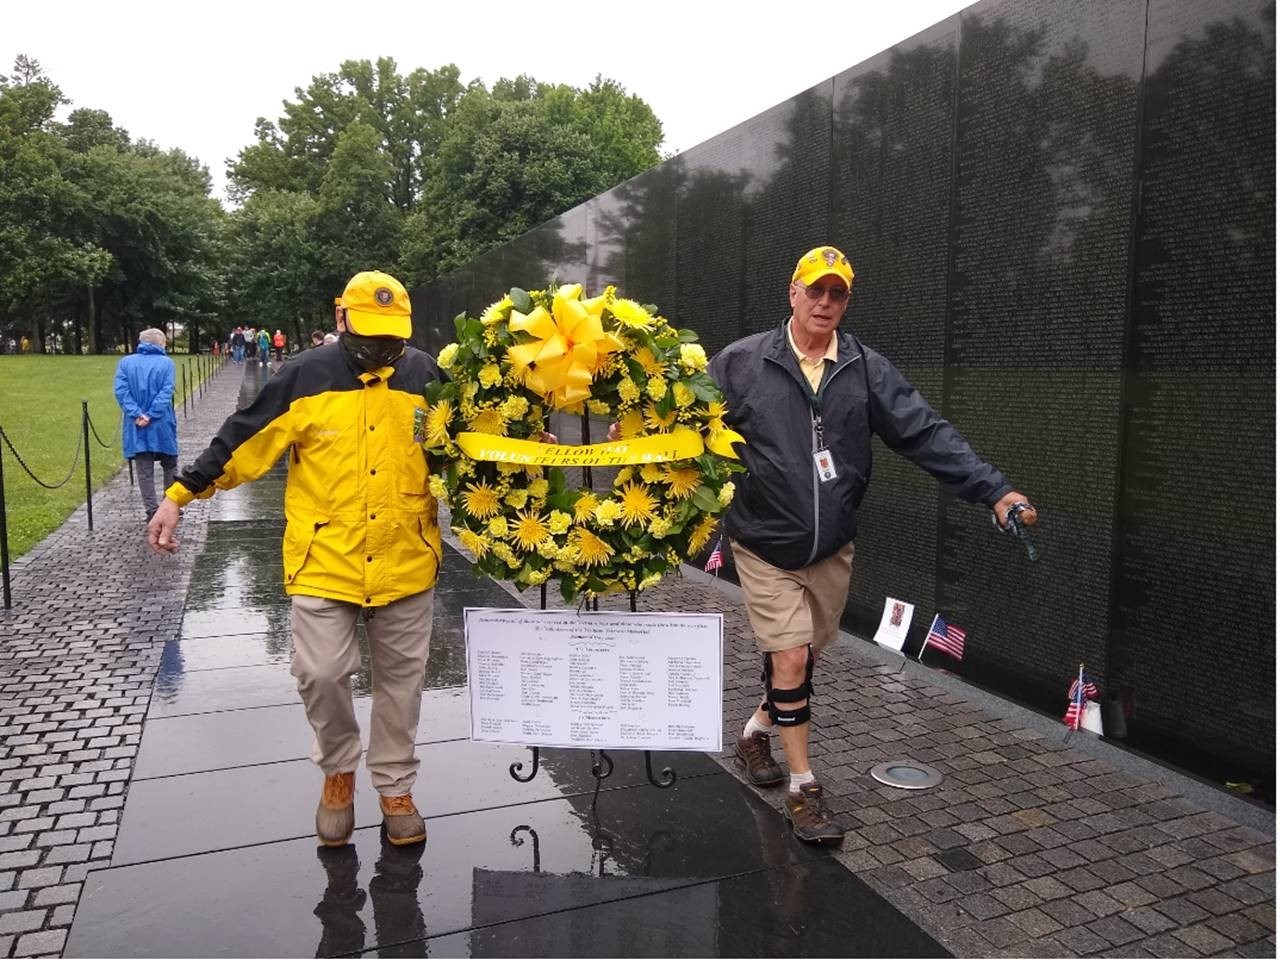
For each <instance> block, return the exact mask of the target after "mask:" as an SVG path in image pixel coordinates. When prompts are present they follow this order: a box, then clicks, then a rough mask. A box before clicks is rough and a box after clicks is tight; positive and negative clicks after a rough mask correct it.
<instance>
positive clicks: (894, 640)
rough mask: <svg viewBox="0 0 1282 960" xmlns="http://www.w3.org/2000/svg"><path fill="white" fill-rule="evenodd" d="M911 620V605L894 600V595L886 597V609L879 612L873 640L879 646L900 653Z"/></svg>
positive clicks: (906, 637)
mask: <svg viewBox="0 0 1282 960" xmlns="http://www.w3.org/2000/svg"><path fill="white" fill-rule="evenodd" d="M912 622H913V605H912V604H911V603H904V601H902V600H896V599H895V598H894V597H887V598H886V609H885V610H883V611H882V612H881V626H879V627H878V628H877V635H876V636H875V637H873V640H875V641H876V642H877V644H878V645H879V646H882V647H886V648H887V649H889V650H897V651H899V652H901V653H902V652H903V649H904V641H905V640H907V639H908V628H909V627H910V626H912Z"/></svg>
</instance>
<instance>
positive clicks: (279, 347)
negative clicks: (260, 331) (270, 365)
mask: <svg viewBox="0 0 1282 960" xmlns="http://www.w3.org/2000/svg"><path fill="white" fill-rule="evenodd" d="M272 347H273V348H274V349H275V350H276V362H277V363H280V362H281V361H282V360H284V359H285V334H283V333H281V332H280V330H277V331H276V333H275V335H274V336H273V337H272Z"/></svg>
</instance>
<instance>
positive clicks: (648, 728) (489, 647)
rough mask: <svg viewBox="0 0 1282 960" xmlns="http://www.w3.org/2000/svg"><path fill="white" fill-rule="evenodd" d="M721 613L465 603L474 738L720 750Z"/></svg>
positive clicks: (531, 743) (563, 744)
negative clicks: (513, 608) (527, 607)
mask: <svg viewBox="0 0 1282 960" xmlns="http://www.w3.org/2000/svg"><path fill="white" fill-rule="evenodd" d="M721 632H722V621H721V614H719V613H625V612H619V611H606V610H602V611H582V612H580V611H577V610H529V609H517V610H506V609H494V608H490V607H468V608H466V609H465V610H464V611H463V635H464V639H465V640H466V642H467V676H468V691H469V694H470V700H471V707H472V739H473V740H480V741H485V742H490V743H513V744H521V745H523V746H531V747H579V748H584V749H589V748H613V749H618V750H702V751H705V752H713V751H720V750H721V733H722V731H721V664H722V655H721Z"/></svg>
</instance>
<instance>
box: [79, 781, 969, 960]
mask: <svg viewBox="0 0 1282 960" xmlns="http://www.w3.org/2000/svg"><path fill="white" fill-rule="evenodd" d="M778 821H779V817H778V814H777V813H775V812H774V811H773V810H770V809H767V808H765V806H764V805H763V804H761V802H760V801H759V800H758V799H757V798H756V797H755V796H754V795H753V794H752V793H751V791H749V790H747V789H746V788H744V787H743V786H741V785H740V784H739V783H738V782H737V781H735V780H733V779H732V778H730V777H729V776H726V775H724V774H718V775H715V776H706V777H697V778H693V779H690V780H682V781H680V782H679V783H678V785H677V786H676V787H674V788H673V789H672V790H670V791H658V790H655V789H654V788H652V787H648V786H644V785H636V786H633V787H630V788H626V789H620V790H614V791H611V792H608V793H603V794H602V795H601V797H600V799H599V801H598V803H597V807H596V810H595V815H594V813H593V810H592V808H591V798H590V796H589V795H585V794H578V795H575V796H572V797H569V798H564V799H545V800H542V801H539V802H532V801H527V802H525V803H521V804H519V805H516V806H511V807H498V808H491V809H481V810H474V811H467V812H462V813H458V814H453V815H445V816H430V817H429V819H428V842H427V844H426V846H425V848H418V850H419V851H422V860H421V862H420V861H419V859H418V858H417V851H415V850H413V849H411V850H409V851H395V850H392V849H391V848H390V847H389V846H388V845H387V844H386V843H384V842H382V841H381V839H380V836H379V831H378V829H377V828H375V827H370V828H366V829H360V830H358V831H357V833H356V835H355V837H354V845H353V846H351V847H348V848H343V849H341V850H339V851H322V852H318V849H317V846H316V843H315V840H314V839H313V838H311V837H306V838H300V839H297V840H290V841H283V842H276V843H270V844H263V845H257V846H240V847H237V848H235V849H230V850H222V851H217V852H211V853H207V854H202V855H197V856H190V857H185V858H181V859H168V860H160V861H157V862H152V863H141V864H137V865H135V866H125V867H118V868H113V869H111V870H108V871H103V872H101V873H96V874H93V875H91V876H90V878H89V880H88V881H87V884H86V891H85V899H84V900H83V901H82V906H81V913H80V914H78V915H77V917H76V926H75V928H73V931H72V939H71V941H70V942H69V944H68V950H67V955H68V956H78V955H86V954H87V953H91V952H92V953H94V954H96V955H99V956H114V955H125V954H127V955H132V956H162V955H164V956H189V955H205V956H207V955H215V954H217V955H232V956H237V955H241V956H243V955H258V956H277V955H285V956H304V955H309V954H312V953H315V954H316V955H318V956H322V955H324V956H328V955H334V954H336V953H344V952H353V951H356V950H361V949H372V948H374V947H376V946H379V945H392V944H401V945H403V948H404V949H405V950H409V951H418V953H417V954H415V953H410V954H408V955H425V953H424V951H428V952H430V953H431V954H432V955H437V956H440V955H461V956H465V955H469V954H471V955H495V956H514V955H515V956H521V955H525V956H531V955H534V956H559V955H566V956H597V955H602V956H612V955H657V954H658V953H663V954H665V955H669V956H676V955H682V956H707V955H717V954H718V953H724V954H727V955H735V956H754V955H755V956H770V955H782V954H783V953H784V946H785V944H786V942H787V941H788V940H789V939H790V938H795V939H796V940H797V941H799V942H802V943H804V944H805V948H804V950H800V951H799V950H798V949H797V945H796V944H795V943H794V947H793V950H792V951H790V952H788V955H818V956H887V957H889V956H941V955H945V954H943V952H942V951H941V950H940V949H939V948H938V946H937V945H935V944H934V943H933V941H930V940H929V939H927V938H925V937H924V936H923V935H921V934H920V933H918V932H917V931H916V930H915V928H913V927H912V925H911V924H910V923H908V921H907V920H905V919H904V918H903V917H902V916H900V915H899V914H897V913H894V911H891V910H889V909H888V908H886V907H885V905H884V904H882V903H881V902H880V901H879V900H877V898H876V897H874V896H872V895H871V894H870V893H869V892H868V891H867V888H866V887H864V886H863V885H862V884H861V883H859V881H857V880H855V879H854V877H853V876H852V875H851V874H850V873H849V872H848V871H846V870H845V869H844V868H842V867H841V866H840V865H838V864H836V863H835V862H834V861H833V860H832V859H831V858H830V857H828V856H827V855H826V854H825V853H823V852H822V851H819V850H816V849H814V848H810V847H805V846H803V845H801V844H799V843H796V842H795V841H793V840H791V838H789V837H788V836H787V834H786V833H785V832H784V831H783V830H781V829H780V824H779V822H778ZM421 866H425V867H426V869H422V870H420V869H419V868H420V867H421ZM723 888H725V889H724V890H723ZM195 904H199V905H201V909H199V910H193V909H192V905H195ZM601 904H608V905H609V909H608V910H601V909H597V910H591V909H589V908H591V907H593V906H594V905H601ZM268 905H270V906H269V908H268ZM767 914H768V916H767ZM178 916H181V917H182V922H181V923H175V922H174V920H175V917H178ZM514 921H524V922H525V923H524V924H521V923H514ZM504 925H510V926H504ZM803 931H804V934H805V935H804V937H801V936H798V935H799V934H800V933H801V932H803ZM460 934H463V936H462V939H460V938H459V935H460ZM588 934H590V936H588ZM527 935H529V936H533V937H534V938H535V939H534V943H530V944H526V945H525V946H522V943H523V941H522V940H521V939H518V938H522V937H524V936H527ZM424 937H427V938H436V937H441V938H443V939H442V941H441V942H440V943H438V942H437V941H436V940H435V939H428V941H427V942H426V943H424V942H423V938H424ZM535 944H539V946H538V948H535ZM398 949H399V948H398ZM396 955H403V954H399V953H398V954H396Z"/></svg>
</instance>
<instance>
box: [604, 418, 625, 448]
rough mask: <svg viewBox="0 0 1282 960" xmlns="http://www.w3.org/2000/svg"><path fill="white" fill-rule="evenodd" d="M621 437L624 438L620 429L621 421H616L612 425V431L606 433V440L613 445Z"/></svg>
mask: <svg viewBox="0 0 1282 960" xmlns="http://www.w3.org/2000/svg"><path fill="white" fill-rule="evenodd" d="M621 436H623V431H622V430H621V429H620V428H619V421H618V420H615V421H614V423H612V424H610V429H609V430H607V431H606V432H605V438H606V439H607V440H609V441H610V442H611V443H613V442H614V441H615V440H618V439H619V437H621Z"/></svg>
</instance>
